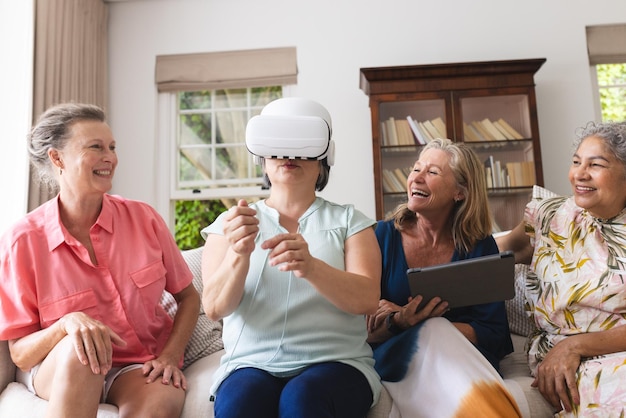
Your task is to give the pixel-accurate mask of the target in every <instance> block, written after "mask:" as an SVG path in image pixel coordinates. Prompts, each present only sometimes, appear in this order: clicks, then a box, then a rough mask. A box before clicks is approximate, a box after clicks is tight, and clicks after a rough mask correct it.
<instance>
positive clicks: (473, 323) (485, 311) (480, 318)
mask: <svg viewBox="0 0 626 418" xmlns="http://www.w3.org/2000/svg"><path fill="white" fill-rule="evenodd" d="M482 167H483V166H482V164H481V162H480V160H479V159H478V157H477V156H476V154H475V153H474V152H473V151H472V149H471V148H469V147H468V146H466V145H465V144H462V143H454V142H452V141H450V140H449V139H435V140H433V141H431V142H429V143H428V144H427V145H426V146H425V147H424V148H423V149H422V151H421V152H420V155H419V158H418V160H417V161H416V162H415V164H414V166H413V171H412V172H411V174H410V175H409V177H408V179H407V203H404V204H402V205H400V206H398V208H396V210H395V212H394V213H393V214H392V215H391V216H390V217H389V219H387V220H385V221H380V222H378V225H377V227H376V236H377V238H378V241H379V245H380V247H381V249H382V255H383V272H382V279H381V282H382V291H381V293H382V298H381V301H380V304H379V308H378V311H377V312H376V314H374V315H372V316H370V317H369V319H368V329H369V332H370V337H369V341H370V342H371V343H372V346H373V347H374V357H375V359H376V369H377V370H378V371H379V373H380V375H381V378H382V380H383V384H384V385H385V387H386V388H387V390H388V391H389V394H390V395H391V397H392V398H393V402H394V409H395V410H397V411H398V412H399V413H400V416H403V417H436V418H445V417H458V416H477V417H478V416H480V417H506V418H509V417H516V416H520V413H519V410H518V407H517V405H516V402H515V400H514V399H513V398H512V397H511V396H510V395H509V394H508V392H507V390H506V388H505V387H504V383H503V381H502V378H501V377H500V375H499V374H498V372H497V368H498V365H499V361H500V359H502V358H503V357H504V356H505V355H507V354H509V353H511V352H512V351H513V345H512V342H511V337H510V333H509V326H508V322H507V316H506V310H505V305H504V302H497V303H487V304H482V305H477V306H467V307H459V308H453V309H448V305H447V302H445V301H442V300H441V299H440V298H438V297H435V298H433V299H431V300H430V301H424V302H425V303H426V304H425V305H424V306H423V307H419V306H418V305H420V303H421V302H422V297H421V296H416V297H415V298H411V294H410V289H409V284H408V281H407V275H406V271H407V269H408V268H409V267H427V266H432V265H437V264H443V263H448V262H450V261H457V260H462V259H468V258H473V257H479V256H483V255H489V254H496V253H498V247H497V245H496V243H495V240H494V238H493V237H492V236H491V229H492V218H491V215H490V212H489V208H488V201H487V190H486V185H485V176H484V172H483V168H482Z"/></svg>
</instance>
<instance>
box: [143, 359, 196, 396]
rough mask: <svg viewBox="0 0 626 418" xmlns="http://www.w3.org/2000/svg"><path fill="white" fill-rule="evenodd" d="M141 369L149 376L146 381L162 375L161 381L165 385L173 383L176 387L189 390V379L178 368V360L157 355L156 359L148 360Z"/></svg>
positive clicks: (150, 381) (149, 381)
mask: <svg viewBox="0 0 626 418" xmlns="http://www.w3.org/2000/svg"><path fill="white" fill-rule="evenodd" d="M141 370H142V371H143V375H144V376H147V378H146V383H152V382H154V381H156V380H157V379H158V378H159V376H161V377H162V378H161V383H163V384H164V385H169V384H170V382H172V385H174V387H176V388H181V389H183V390H187V379H185V375H184V374H183V372H182V371H181V370H180V369H179V368H178V360H177V359H173V358H168V357H166V356H161V357H157V358H155V359H154V360H149V361H146V362H145V363H144V364H143V366H142V368H141Z"/></svg>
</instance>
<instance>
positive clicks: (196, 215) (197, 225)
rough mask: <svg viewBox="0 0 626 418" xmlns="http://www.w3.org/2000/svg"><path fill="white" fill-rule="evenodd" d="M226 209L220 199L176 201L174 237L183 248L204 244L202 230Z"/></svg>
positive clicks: (187, 248)
mask: <svg viewBox="0 0 626 418" xmlns="http://www.w3.org/2000/svg"><path fill="white" fill-rule="evenodd" d="M225 210H226V206H225V205H224V204H223V203H222V201H220V200H178V201H176V225H175V226H174V238H175V239H176V244H177V245H178V248H180V249H181V250H189V249H192V248H197V247H201V246H203V245H204V239H203V238H202V236H201V235H200V231H201V230H202V229H203V228H204V227H206V226H207V225H209V224H211V223H212V222H213V221H214V220H215V218H217V216H218V215H219V214H220V213H222V212H224V211H225Z"/></svg>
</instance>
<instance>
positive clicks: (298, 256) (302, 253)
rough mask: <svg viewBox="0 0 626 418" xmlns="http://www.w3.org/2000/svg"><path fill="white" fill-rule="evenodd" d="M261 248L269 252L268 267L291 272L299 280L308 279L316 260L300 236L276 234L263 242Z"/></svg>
mask: <svg viewBox="0 0 626 418" xmlns="http://www.w3.org/2000/svg"><path fill="white" fill-rule="evenodd" d="M261 248H263V249H265V250H268V249H269V250H270V254H269V265H270V266H278V270H280V271H293V272H294V274H295V275H296V277H299V278H302V277H308V276H309V275H310V272H311V271H312V269H313V268H314V264H315V262H316V260H317V259H316V258H314V257H313V256H312V255H311V253H310V252H309V244H307V242H306V241H305V240H304V238H303V237H302V235H300V234H278V235H276V236H274V237H272V238H270V239H268V240H266V241H264V242H263V243H262V244H261Z"/></svg>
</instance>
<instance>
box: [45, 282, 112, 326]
mask: <svg viewBox="0 0 626 418" xmlns="http://www.w3.org/2000/svg"><path fill="white" fill-rule="evenodd" d="M71 312H83V313H85V314H86V315H89V316H90V317H92V318H94V319H97V320H99V321H100V320H102V317H101V315H100V312H99V310H98V299H97V298H96V294H95V293H94V292H93V290H92V289H87V290H82V291H80V292H76V293H73V294H71V295H68V296H64V297H62V298H60V299H57V300H54V301H52V302H49V303H46V304H43V305H42V306H41V307H40V308H39V314H40V315H41V322H42V326H43V327H44V328H46V327H49V326H50V325H52V324H53V323H55V322H56V321H58V320H59V319H60V318H61V317H63V315H65V314H68V313H71Z"/></svg>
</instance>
